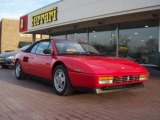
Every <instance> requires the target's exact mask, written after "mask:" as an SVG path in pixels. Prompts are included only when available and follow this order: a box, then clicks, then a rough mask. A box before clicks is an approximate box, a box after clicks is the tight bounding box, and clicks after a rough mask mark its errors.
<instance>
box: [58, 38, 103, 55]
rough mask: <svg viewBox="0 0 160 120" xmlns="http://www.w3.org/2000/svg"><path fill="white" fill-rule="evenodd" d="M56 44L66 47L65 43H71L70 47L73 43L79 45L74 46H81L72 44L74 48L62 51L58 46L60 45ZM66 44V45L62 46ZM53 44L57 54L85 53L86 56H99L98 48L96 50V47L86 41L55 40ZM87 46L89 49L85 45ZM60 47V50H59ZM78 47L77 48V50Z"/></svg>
mask: <svg viewBox="0 0 160 120" xmlns="http://www.w3.org/2000/svg"><path fill="white" fill-rule="evenodd" d="M58 44H59V45H60V44H61V45H62V46H61V47H66V46H67V44H69V45H72V46H71V47H73V46H74V45H79V46H76V47H81V48H76V47H75V46H74V49H70V51H63V50H62V49H63V48H59V47H60V46H58ZM65 44H66V46H64V45H65ZM55 46H56V49H57V55H60V56H63V55H87V56H101V54H100V53H99V52H98V50H96V48H95V47H94V46H92V45H90V44H88V43H86V42H81V41H80V42H79V41H57V42H55ZM87 46H88V48H89V47H90V50H91V49H92V50H93V51H92V50H91V51H89V50H87V49H86V48H85V47H87ZM60 49H61V50H60ZM78 49H79V50H78Z"/></svg>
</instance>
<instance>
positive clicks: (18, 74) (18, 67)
mask: <svg viewBox="0 0 160 120" xmlns="http://www.w3.org/2000/svg"><path fill="white" fill-rule="evenodd" d="M15 76H16V78H17V79H19V80H22V79H24V78H25V75H24V73H23V71H22V68H21V64H20V62H19V61H16V64H15Z"/></svg>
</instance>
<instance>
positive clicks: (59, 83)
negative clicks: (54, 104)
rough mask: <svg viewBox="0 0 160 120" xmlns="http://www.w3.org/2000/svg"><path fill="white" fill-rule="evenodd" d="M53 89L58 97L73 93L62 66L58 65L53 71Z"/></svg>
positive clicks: (66, 73)
mask: <svg viewBox="0 0 160 120" xmlns="http://www.w3.org/2000/svg"><path fill="white" fill-rule="evenodd" d="M52 82H53V88H54V90H55V92H56V93H57V94H58V95H70V94H72V93H73V88H72V86H71V83H70V80H69V76H68V72H67V70H66V67H65V66H64V65H58V66H57V67H56V68H55V69H54V71H53V79H52Z"/></svg>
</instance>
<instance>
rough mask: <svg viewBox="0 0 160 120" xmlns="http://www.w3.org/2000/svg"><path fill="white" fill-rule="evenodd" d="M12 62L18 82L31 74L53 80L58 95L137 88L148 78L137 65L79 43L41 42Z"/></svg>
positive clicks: (144, 70) (143, 69)
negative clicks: (80, 90) (81, 89)
mask: <svg viewBox="0 0 160 120" xmlns="http://www.w3.org/2000/svg"><path fill="white" fill-rule="evenodd" d="M15 59H16V60H15V76H16V78H17V79H24V78H25V76H26V75H31V76H36V77H38V78H43V79H44V80H48V81H52V83H53V88H54V90H55V92H56V93H57V94H58V95H69V94H72V93H73V91H74V90H75V88H87V89H93V90H95V91H96V93H103V92H111V91H117V90H125V89H131V88H140V87H143V85H144V84H143V83H144V82H145V81H147V80H148V77H149V72H148V71H147V70H146V69H145V68H144V67H143V66H141V65H139V64H138V63H135V62H133V61H130V60H126V59H119V58H111V57H106V56H102V55H101V54H100V53H99V52H98V51H97V50H96V49H95V48H94V47H93V46H91V45H89V44H88V43H86V42H82V41H70V40H40V41H38V42H36V43H35V44H33V45H32V46H31V47H29V48H28V49H27V50H26V51H23V52H20V53H18V54H17V55H16V58H15Z"/></svg>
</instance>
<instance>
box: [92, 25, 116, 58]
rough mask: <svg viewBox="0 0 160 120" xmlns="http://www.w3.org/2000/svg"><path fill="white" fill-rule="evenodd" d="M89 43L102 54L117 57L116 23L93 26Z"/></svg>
mask: <svg viewBox="0 0 160 120" xmlns="http://www.w3.org/2000/svg"><path fill="white" fill-rule="evenodd" d="M89 43H90V44H92V45H93V46H94V47H95V48H96V49H97V50H98V51H99V52H100V53H101V54H104V55H106V56H114V57H115V55H116V46H117V31H116V25H110V26H101V27H95V28H91V29H90V32H89Z"/></svg>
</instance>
